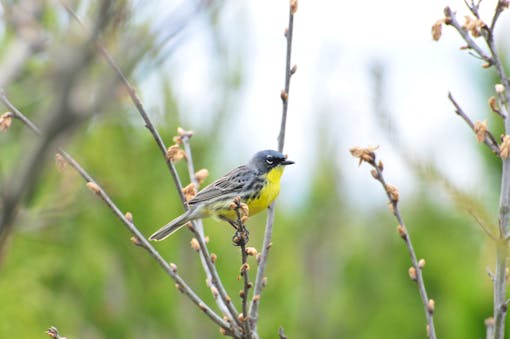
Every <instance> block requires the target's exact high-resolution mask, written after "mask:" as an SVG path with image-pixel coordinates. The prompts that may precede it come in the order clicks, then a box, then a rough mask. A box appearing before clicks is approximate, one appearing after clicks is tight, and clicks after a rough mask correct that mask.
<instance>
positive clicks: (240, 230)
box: [233, 197, 251, 338]
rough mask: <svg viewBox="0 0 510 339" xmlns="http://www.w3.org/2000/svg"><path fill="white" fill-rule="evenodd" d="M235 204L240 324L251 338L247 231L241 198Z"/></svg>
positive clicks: (237, 198)
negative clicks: (239, 258)
mask: <svg viewBox="0 0 510 339" xmlns="http://www.w3.org/2000/svg"><path fill="white" fill-rule="evenodd" d="M233 203H234V204H235V212H236V216H237V222H236V225H237V230H236V234H235V236H234V239H235V240H234V243H235V244H236V245H239V247H240V249H241V269H240V274H241V276H242V277H243V281H244V283H243V290H242V291H241V293H240V294H241V303H242V311H243V318H242V322H243V327H244V331H245V334H246V338H251V336H250V333H251V329H250V327H251V326H250V322H249V321H248V317H247V314H248V308H247V306H248V291H249V289H250V278H249V275H248V271H249V269H250V266H249V265H248V253H247V252H246V244H247V242H248V230H247V229H246V225H245V224H244V222H243V218H242V216H241V213H243V215H244V212H243V207H242V203H241V197H236V198H235V199H234V202H233ZM244 216H245V217H246V218H247V217H248V216H247V215H244Z"/></svg>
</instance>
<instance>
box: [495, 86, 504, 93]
mask: <svg viewBox="0 0 510 339" xmlns="http://www.w3.org/2000/svg"><path fill="white" fill-rule="evenodd" d="M494 89H495V90H496V93H498V94H502V93H503V92H504V91H505V86H503V85H502V84H496V85H494Z"/></svg>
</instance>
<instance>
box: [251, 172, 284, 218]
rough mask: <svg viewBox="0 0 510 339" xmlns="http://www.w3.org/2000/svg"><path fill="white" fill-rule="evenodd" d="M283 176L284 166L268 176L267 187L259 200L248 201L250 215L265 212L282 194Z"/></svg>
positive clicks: (263, 189)
mask: <svg viewBox="0 0 510 339" xmlns="http://www.w3.org/2000/svg"><path fill="white" fill-rule="evenodd" d="M282 174H283V166H277V167H275V168H273V169H272V170H271V171H269V172H268V173H267V174H266V185H265V186H264V188H262V191H261V192H260V197H259V198H258V199H253V200H251V201H248V202H247V203H248V207H249V208H250V215H254V214H256V213H259V212H260V211H263V210H265V209H266V208H267V207H268V206H269V205H270V204H271V203H272V202H273V201H274V199H276V197H277V196H278V194H279V193H280V179H281V177H282Z"/></svg>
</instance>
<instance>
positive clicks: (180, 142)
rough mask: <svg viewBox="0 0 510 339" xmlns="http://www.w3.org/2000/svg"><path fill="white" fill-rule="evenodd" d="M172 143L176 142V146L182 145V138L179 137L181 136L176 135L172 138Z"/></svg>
mask: <svg viewBox="0 0 510 339" xmlns="http://www.w3.org/2000/svg"><path fill="white" fill-rule="evenodd" d="M172 141H173V142H174V144H176V145H182V137H181V136H179V135H176V136H174V137H173V138H172Z"/></svg>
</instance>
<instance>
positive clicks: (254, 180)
mask: <svg viewBox="0 0 510 339" xmlns="http://www.w3.org/2000/svg"><path fill="white" fill-rule="evenodd" d="M293 163H294V161H291V160H287V157H286V156H285V155H283V154H282V153H280V152H278V151H273V150H265V151H260V152H257V153H256V154H255V155H254V156H253V158H252V159H251V160H250V162H249V163H248V164H246V165H241V166H239V167H236V168H234V169H233V170H232V171H230V172H228V173H227V174H225V175H224V176H222V177H221V178H219V179H218V180H216V181H215V182H213V183H212V184H210V185H208V186H206V187H204V189H202V190H201V191H200V192H198V193H197V195H195V197H193V198H192V199H191V200H190V201H188V207H189V209H188V210H187V211H186V212H185V213H184V214H182V215H180V216H178V217H177V218H175V219H174V220H172V221H170V222H169V223H168V224H166V225H165V226H163V227H161V228H160V229H159V230H158V231H156V232H155V233H154V234H152V235H151V236H150V237H149V239H150V240H157V241H159V240H163V239H165V238H166V237H168V236H169V235H171V234H172V233H174V232H175V231H177V230H178V229H180V228H181V227H182V226H184V225H185V224H186V223H187V222H189V221H192V220H196V219H202V218H206V217H210V216H213V217H217V218H220V219H221V220H225V221H227V222H229V223H230V224H232V225H235V220H236V218H237V214H236V211H235V210H234V209H233V208H232V202H233V201H234V199H235V198H237V197H239V198H240V200H241V202H242V203H244V204H246V205H247V206H248V209H249V214H250V215H254V214H256V213H259V212H260V211H262V210H264V209H266V208H267V207H269V205H270V204H271V203H272V202H273V201H274V199H275V198H276V197H277V196H278V194H279V193H280V179H281V177H282V174H283V169H284V167H285V166H287V165H291V164H293Z"/></svg>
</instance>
